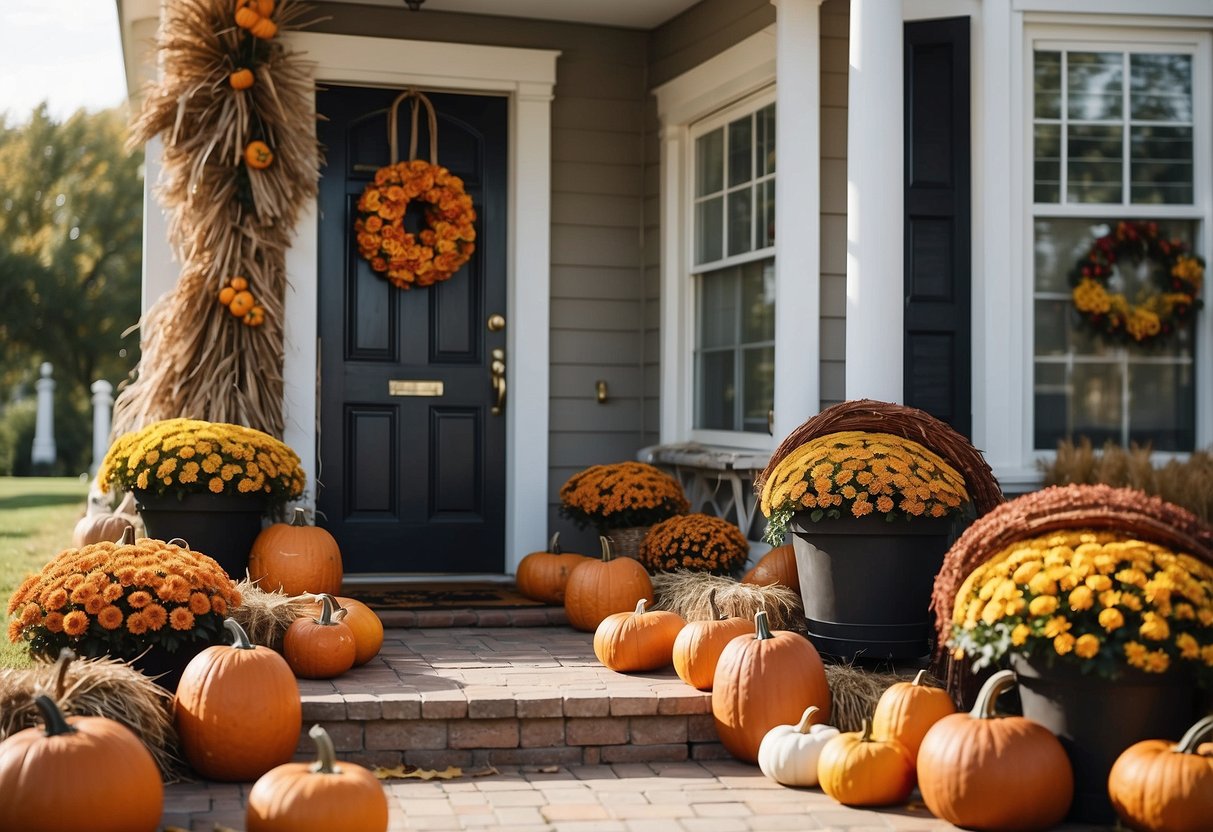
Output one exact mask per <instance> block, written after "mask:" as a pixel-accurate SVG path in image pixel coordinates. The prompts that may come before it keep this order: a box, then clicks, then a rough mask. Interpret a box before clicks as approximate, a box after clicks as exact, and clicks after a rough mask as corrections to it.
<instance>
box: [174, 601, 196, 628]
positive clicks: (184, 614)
mask: <svg viewBox="0 0 1213 832" xmlns="http://www.w3.org/2000/svg"><path fill="white" fill-rule="evenodd" d="M169 624H170V625H172V628H173V629H174V630H192V629H193V628H194V614H193V613H192V612H190V611H189V610H188V609H187V608H186V607H174V608H173V611H172V613H171V614H170V615H169Z"/></svg>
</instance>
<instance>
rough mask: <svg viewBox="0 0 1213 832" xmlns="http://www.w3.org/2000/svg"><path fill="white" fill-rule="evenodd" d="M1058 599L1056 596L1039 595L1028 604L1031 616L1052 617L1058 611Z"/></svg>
mask: <svg viewBox="0 0 1213 832" xmlns="http://www.w3.org/2000/svg"><path fill="white" fill-rule="evenodd" d="M1057 603H1058V602H1057V597H1056V596H1054V595H1038V596H1036V597H1035V598H1033V599H1032V602H1031V603H1030V604H1028V612H1029V613H1030V614H1031V615H1051V614H1052V613H1053V612H1054V611H1055V610H1056V609H1057Z"/></svg>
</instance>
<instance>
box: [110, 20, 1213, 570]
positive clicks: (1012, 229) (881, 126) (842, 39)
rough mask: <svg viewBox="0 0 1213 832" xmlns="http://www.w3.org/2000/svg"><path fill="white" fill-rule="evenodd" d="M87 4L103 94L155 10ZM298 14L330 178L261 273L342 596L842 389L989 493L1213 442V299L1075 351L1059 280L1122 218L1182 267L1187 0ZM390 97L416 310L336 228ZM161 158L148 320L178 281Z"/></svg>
mask: <svg viewBox="0 0 1213 832" xmlns="http://www.w3.org/2000/svg"><path fill="white" fill-rule="evenodd" d="M117 2H118V8H119V11H120V18H121V24H122V30H123V43H124V49H125V54H126V61H127V73H128V78H129V80H130V85H131V89H132V90H134V89H136V87H137V86H138V84H139V83H140V81H141V80H143V79H145V78H148V77H151V74H152V73H154V64H155V61H154V53H153V52H152V51H151V47H150V43H151V38H152V36H153V35H154V32H155V29H156V24H157V16H158V9H159V6H158V3H157V0H117ZM407 5H413V6H419V9H417V10H410V9H409V8H408V7H407ZM315 7H316V10H317V12H318V14H317V15H316V16H317V17H319V18H320V20H319V22H317V23H316V24H315V25H313V26H311V27H310V28H308V29H307V30H306V31H305V32H302V33H291V34H290V35H288V36H287V37H289V39H290V42H291V43H292V44H293V45H295V46H297V47H298V48H299V49H301V50H304V51H305V52H306V53H307V56H308V58H309V60H311V61H314V63H315V77H316V80H317V82H318V83H319V84H320V86H321V87H322V90H321V92H319V93H318V95H317V104H316V106H317V111H318V112H319V113H320V114H322V115H323V116H325V119H326V120H323V121H320V122H319V126H318V129H319V132H320V138H321V140H322V141H323V142H324V144H325V145H326V148H327V166H326V168H325V169H324V171H323V172H322V181H321V185H320V195H319V197H318V200H317V202H316V204H315V205H314V206H313V207H312V210H310V211H309V213H308V215H307V216H306V217H305V218H304V220H303V221H302V222H301V223H300V225H299V228H298V236H297V238H296V240H295V243H294V245H293V247H292V248H291V250H290V252H289V254H288V262H287V265H288V275H289V279H290V290H289V292H288V297H287V312H288V318H289V320H288V323H287V333H286V339H287V356H286V366H285V376H286V394H285V400H286V401H285V404H286V413H287V420H288V427H287V431H286V437H285V438H286V440H287V441H288V443H289V444H291V445H292V446H293V447H294V448H296V449H297V450H298V451H299V452H300V454H301V456H302V458H303V460H304V462H305V464H306V467H307V469H308V471H309V473H310V474H311V475H312V476H313V477H314V478H315V479H318V480H319V482H320V483H321V484H322V487H321V488H320V489H319V497H318V506H319V508H320V509H321V510H322V511H323V512H324V513H325V516H326V518H327V523H328V524H329V527H330V528H331V529H333V530H334V532H335V533H336V534H337V535H338V538H339V539H341V540H343V542H346V543H351V544H353V546H352V548H353V549H354V550H356V554H355V555H354V557H353V559H352V562H351V563H350V564H349V566H348V568H349V569H350V571H364V572H431V571H444V572H462V571H468V572H477V573H503V572H506V573H508V572H512V571H513V569H514V567H515V566H516V565H517V563H518V562H519V560H520V559H521V558H522V557H523V556H524V555H525V554H526V553H528V552H530V551H533V550H536V549H540V548H542V546H543V543H544V541H545V540H547V536H548V532H549V530H552V529H562V528H564V527H565V525H566V524H565V523H564V521H563V520H561V519H560V518H559V517H558V515H557V504H558V499H557V493H558V490H559V487H560V485H561V484H562V483H563V482H564V480H565V479H566V478H567V477H568V476H569V475H570V474H571V473H573V472H574V471H576V470H579V469H580V468H582V467H584V466H587V465H590V464H595V463H599V462H606V461H614V460H619V459H625V458H632V457H634V456H635V455H636V454H637V452H638V451H639V450H640V449H641V448H644V447H648V446H653V445H670V444H677V443H686V442H698V443H701V444H703V445H706V446H710V447H720V448H728V449H735V450H738V451H741V452H745V453H748V454H751V455H752V456H753V457H755V458H758V459H761V457H762V455H763V454H764V453H765V452H768V451H770V450H771V449H772V448H773V446H774V444H775V443H776V442H777V440H778V438H779V437H782V436H784V435H786V434H787V433H788V431H790V430H791V429H792V428H793V427H795V426H796V425H798V424H799V423H800V422H802V421H803V420H804V419H805V418H806V417H807V416H809V415H811V414H813V413H815V412H817V411H818V410H819V409H820V408H821V407H822V406H825V405H828V404H831V403H834V402H837V401H840V400H844V399H847V398H859V397H871V398H876V399H883V400H888V401H900V402H904V403H907V404H911V405H915V406H918V407H922V408H923V409H926V410H928V411H930V412H932V413H934V414H936V415H938V416H940V417H942V418H944V419H946V420H948V421H949V422H950V423H951V424H953V425H954V426H955V427H957V428H958V429H959V430H961V431H962V432H964V433H966V434H968V435H969V436H970V437H971V438H972V439H973V441H974V443H975V445H977V447H979V448H981V449H982V450H983V451H984V452H985V454H986V457H987V459H988V460H989V462H990V463H991V465H992V466H993V468H994V471H995V473H996V474H997V476H998V477H999V479H1000V481H1001V482H1002V484H1003V486H1004V488H1005V489H1007V490H1023V489H1026V488H1031V487H1032V486H1033V484H1034V483H1035V482H1037V478H1038V473H1037V471H1036V469H1035V463H1036V460H1037V459H1038V458H1040V457H1042V456H1043V455H1047V454H1048V453H1049V452H1050V449H1051V448H1053V447H1054V446H1055V443H1056V441H1057V440H1058V439H1059V438H1061V437H1064V436H1068V435H1087V436H1090V437H1092V438H1093V439H1094V440H1096V441H1097V442H1099V441H1102V440H1104V439H1105V438H1111V439H1115V440H1119V441H1122V442H1128V441H1131V440H1144V439H1149V440H1151V441H1153V442H1154V444H1155V447H1156V448H1158V449H1160V450H1162V451H1166V452H1175V453H1183V452H1184V451H1189V450H1192V449H1193V448H1195V447H1201V446H1206V445H1208V444H1209V443H1210V442H1213V373H1211V372H1209V370H1208V368H1207V367H1206V366H1205V365H1206V364H1208V362H1209V360H1210V354H1211V353H1210V348H1211V347H1213V323H1211V322H1210V319H1209V315H1208V312H1207V311H1206V312H1200V313H1199V314H1197V315H1196V317H1195V323H1194V324H1189V325H1186V326H1184V327H1181V328H1180V331H1179V332H1178V333H1176V334H1175V335H1174V336H1172V337H1170V338H1169V339H1166V340H1165V341H1161V342H1159V343H1155V344H1152V345H1150V346H1149V347H1148V348H1145V347H1142V346H1141V345H1137V344H1133V343H1127V344H1121V343H1116V342H1111V341H1104V340H1101V339H1100V338H1098V337H1096V336H1094V335H1093V334H1091V332H1090V330H1089V329H1086V328H1084V327H1083V326H1082V325H1080V323H1079V321H1078V318H1077V316H1076V315H1075V313H1073V311H1072V306H1073V302H1072V300H1071V294H1070V284H1069V282H1068V277H1069V273H1070V271H1071V269H1072V268H1073V267H1074V264H1075V263H1076V262H1077V261H1078V260H1079V258H1081V257H1083V256H1084V255H1085V253H1086V252H1088V251H1089V250H1090V249H1091V247H1092V245H1093V242H1094V241H1095V240H1096V239H1097V238H1098V237H1099V236H1101V235H1103V234H1105V233H1107V232H1108V229H1109V228H1113V227H1115V224H1116V222H1117V221H1119V220H1132V221H1142V222H1154V223H1156V224H1157V227H1158V228H1159V229H1160V231H1159V234H1160V235H1161V236H1162V237H1164V238H1166V239H1171V238H1176V239H1179V240H1181V241H1182V243H1183V245H1184V246H1186V247H1187V248H1188V249H1190V250H1191V251H1194V252H1202V253H1205V254H1206V255H1207V253H1208V252H1210V251H1213V236H1211V235H1213V231H1211V228H1213V222H1211V221H1213V216H1211V212H1213V171H1211V169H1210V162H1211V161H1213V144H1211V140H1213V122H1211V117H1210V109H1211V106H1210V105H1211V104H1213V69H1211V62H1210V47H1211V42H1213V5H1211V4H1210V3H1209V2H1208V0H1153V2H1151V3H1148V4H1147V3H1141V2H1136V1H1135V0H904V1H903V2H897V0H852V1H851V2H850V3H848V2H846V0H824V2H821V0H777V2H771V0H699V2H695V0H612V1H611V2H600V1H599V0H577V2H573V0H564V2H559V0H424V2H413V3H411V4H406V3H405V2H401V0H363V2H360V3H347V2H337V1H336V0H329V2H320V3H316V4H315ZM407 87H417V88H420V89H422V90H424V91H425V92H426V93H427V94H429V95H430V97H431V99H432V100H433V102H434V104H435V105H436V107H437V110H438V124H439V136H440V140H439V142H438V146H439V150H440V161H442V162H443V163H444V164H448V165H450V166H451V167H452V169H453V170H455V172H456V173H458V174H459V175H461V176H463V177H464V179H465V180H466V182H467V184H468V187H469V190H470V191H471V192H472V193H473V196H474V198H475V199H476V205H477V209H478V211H479V215H480V220H479V222H480V228H479V234H480V236H479V242H478V246H479V247H478V252H477V254H476V256H475V257H474V258H473V260H472V261H471V263H469V265H468V266H467V267H465V270H464V272H463V273H462V274H460V275H457V276H456V278H455V279H452V280H451V281H449V282H447V283H444V284H441V285H437V286H434V287H430V288H429V289H424V290H415V291H412V292H402V291H399V290H396V289H394V288H393V287H391V286H390V285H389V284H388V283H387V282H386V281H384V280H382V279H381V278H379V277H377V276H376V275H375V274H373V273H372V272H370V271H369V269H367V268H366V264H365V263H364V262H362V261H360V260H359V259H358V258H357V257H356V256H352V255H351V254H350V252H351V250H352V249H351V246H350V242H349V240H350V237H351V233H352V232H351V231H350V219H349V217H348V212H349V205H350V204H351V203H350V195H351V194H354V195H356V194H357V193H359V192H360V190H361V188H362V185H363V183H364V182H365V181H366V180H367V179H368V178H369V177H370V176H371V174H372V173H373V171H374V169H375V168H376V167H377V166H379V165H382V164H386V162H387V159H386V155H387V149H386V148H387V142H386V118H385V115H386V111H387V109H388V106H389V104H390V102H391V101H392V99H393V98H394V97H395V96H396V94H397V93H398V92H399V91H400V90H402V89H405V88H407ZM401 121H402V123H403V122H406V121H407V120H406V119H403V118H402V119H401ZM402 129H404V130H407V129H408V125H407V124H403V126H402ZM426 141H428V139H427V138H425V137H422V144H423V146H424V144H425V142H426ZM776 148H778V164H776ZM157 158H158V148H157V146H156V144H155V143H153V144H152V145H151V146H149V147H148V154H147V159H148V162H147V172H148V175H147V187H148V189H149V190H148V211H147V218H146V228H147V234H146V237H145V252H146V257H145V263H144V269H145V298H147V299H154V298H155V297H157V296H158V295H159V294H160V293H161V292H163V291H164V290H165V289H166V288H168V287H169V286H171V285H172V281H174V280H175V276H176V275H175V271H174V266H173V264H172V262H171V258H170V255H169V249H168V246H167V244H166V242H165V240H164V237H165V234H164V228H165V227H164V222H163V218H162V217H161V216H160V214H159V212H158V211H157V209H156V208H155V203H154V202H153V201H152V199H153V198H152V197H151V190H150V189H151V188H152V186H153V185H154V183H155V180H156V172H157ZM355 254H356V253H355ZM1143 276H1145V277H1148V275H1147V274H1146V273H1145V272H1142V271H1140V270H1138V271H1136V272H1134V271H1133V270H1131V269H1127V268H1126V269H1124V275H1123V279H1125V280H1126V281H1128V283H1132V282H1133V281H1134V280H1141V279H1142V278H1143ZM1113 288H1115V286H1113ZM1124 291H1125V293H1126V296H1131V295H1132V294H1133V292H1132V290H1131V287H1125V289H1124ZM439 393H441V395H438V394H439ZM393 394H396V395H393ZM313 496H314V495H313ZM565 531H568V532H570V533H571V530H570V529H565ZM572 539H573V541H574V542H575V544H576V546H577V547H582V546H589V545H590V543H589V541H590V537H589V536H588V535H583V536H581V537H575V536H574V537H573V538H572Z"/></svg>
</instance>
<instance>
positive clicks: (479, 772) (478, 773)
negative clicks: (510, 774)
mask: <svg viewBox="0 0 1213 832" xmlns="http://www.w3.org/2000/svg"><path fill="white" fill-rule="evenodd" d="M492 774H501V772H500V771H498V770H497V769H496V768H494V767H493V766H488V767H486V768H478V769H476V770H475V771H469V772H468V777H488V776H490V775H492Z"/></svg>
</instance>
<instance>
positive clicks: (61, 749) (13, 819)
mask: <svg viewBox="0 0 1213 832" xmlns="http://www.w3.org/2000/svg"><path fill="white" fill-rule="evenodd" d="M34 704H35V705H36V706H37V708H38V712H39V713H40V714H41V716H42V721H43V723H44V726H45V727H44V728H26V729H25V730H23V731H18V732H16V733H15V734H13V735H12V736H10V737H9V738H8V739H6V740H5V741H4V742H0V829H12V830H18V829H21V830H36V829H88V830H90V832H93V831H94V830H95V832H154V831H155V830H156V829H159V828H160V815H161V813H162V812H163V811H164V786H163V785H161V783H160V771H159V769H157V768H156V763H155V761H154V760H153V759H152V755H151V753H150V752H149V751H148V750H147V747H146V746H144V744H143V742H142V741H141V740H140V739H139V738H138V737H137V736H135V734H134V733H133V732H132V731H131V730H130V729H129V728H127V727H126V726H125V725H122V724H121V723H118V722H115V721H114V720H112V719H106V718H104V717H99V716H74V717H68V718H65V717H64V716H63V713H62V712H61V711H60V710H59V708H58V706H56V705H55V702H54V700H52V699H51V698H50V697H49V696H46V695H45V694H39V695H38V696H35V697H34Z"/></svg>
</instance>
